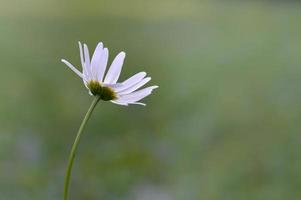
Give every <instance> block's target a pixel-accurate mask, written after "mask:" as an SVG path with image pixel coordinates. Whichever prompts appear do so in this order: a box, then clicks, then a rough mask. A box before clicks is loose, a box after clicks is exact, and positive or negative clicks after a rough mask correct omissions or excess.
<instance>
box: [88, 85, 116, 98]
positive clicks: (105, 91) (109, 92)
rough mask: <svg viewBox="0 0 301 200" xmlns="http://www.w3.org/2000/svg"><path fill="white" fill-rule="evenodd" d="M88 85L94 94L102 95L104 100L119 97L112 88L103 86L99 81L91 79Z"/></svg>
mask: <svg viewBox="0 0 301 200" xmlns="http://www.w3.org/2000/svg"><path fill="white" fill-rule="evenodd" d="M87 86H88V88H89V90H90V91H91V93H92V94H93V95H94V96H100V98H101V99H102V100H104V101H110V100H114V99H117V95H116V93H115V91H114V90H113V89H112V88H110V87H106V86H102V85H101V83H100V82H98V81H90V82H89V83H88V85H87Z"/></svg>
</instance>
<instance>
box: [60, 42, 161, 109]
mask: <svg viewBox="0 0 301 200" xmlns="http://www.w3.org/2000/svg"><path fill="white" fill-rule="evenodd" d="M78 44H79V50H80V60H81V65H82V72H80V71H79V70H78V69H77V68H76V67H74V66H73V65H72V64H71V63H70V62H68V61H67V60H65V59H62V60H61V61H62V62H63V63H65V64H66V65H67V66H68V67H69V68H70V69H71V70H72V71H73V72H75V73H76V74H77V75H78V76H79V77H81V78H82V79H83V82H84V84H85V86H86V88H87V89H88V90H89V94H90V95H93V96H99V97H100V98H101V99H102V100H104V101H111V102H112V103H115V104H119V105H124V106H127V105H128V104H139V105H145V104H144V103H141V102H139V101H140V100H141V99H143V98H145V97H146V96H148V95H150V94H151V93H152V91H153V89H155V88H158V86H150V87H147V88H144V89H140V90H138V89H139V88H141V87H142V86H144V85H145V84H146V83H147V82H149V81H150V80H151V77H146V78H145V76H146V73H145V72H139V73H137V74H135V75H133V76H132V77H130V78H128V79H127V80H125V81H123V82H121V83H118V82H117V81H118V78H119V75H120V73H121V69H122V65H123V61H124V58H125V53H124V52H120V53H119V54H118V55H117V56H116V57H115V59H114V60H113V62H112V64H111V66H110V68H109V70H108V71H107V73H106V75H105V71H106V68H107V63H108V57H109V50H108V49H107V48H104V46H103V43H102V42H99V43H98V45H97V47H96V49H95V51H94V53H93V56H92V59H91V60H90V55H89V49H88V46H87V45H86V44H84V45H82V44H81V43H80V42H78Z"/></svg>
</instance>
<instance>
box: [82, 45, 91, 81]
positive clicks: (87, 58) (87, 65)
mask: <svg viewBox="0 0 301 200" xmlns="http://www.w3.org/2000/svg"><path fill="white" fill-rule="evenodd" d="M84 58H85V69H86V71H87V75H88V77H89V79H93V74H92V71H91V63H90V54H89V49H88V46H87V45H86V44H84Z"/></svg>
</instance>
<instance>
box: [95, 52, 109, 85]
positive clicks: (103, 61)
mask: <svg viewBox="0 0 301 200" xmlns="http://www.w3.org/2000/svg"><path fill="white" fill-rule="evenodd" d="M108 58H109V50H108V49H107V48H104V50H103V52H102V54H101V57H100V61H99V65H98V69H97V80H98V81H100V82H102V80H103V76H104V74H105V71H106V68H107V64H108Z"/></svg>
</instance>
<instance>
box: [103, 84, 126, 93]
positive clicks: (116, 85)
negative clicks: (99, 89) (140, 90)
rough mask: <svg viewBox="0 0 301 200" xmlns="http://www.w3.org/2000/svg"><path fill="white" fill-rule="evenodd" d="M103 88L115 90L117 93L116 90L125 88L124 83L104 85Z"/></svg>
mask: <svg viewBox="0 0 301 200" xmlns="http://www.w3.org/2000/svg"><path fill="white" fill-rule="evenodd" d="M103 86H105V87H110V88H113V89H114V90H115V91H116V89H118V88H120V87H123V85H122V83H114V84H108V83H103Z"/></svg>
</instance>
